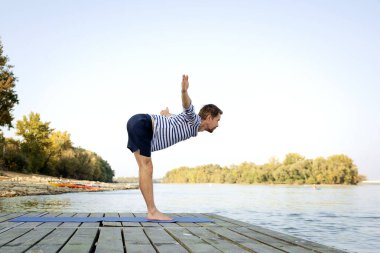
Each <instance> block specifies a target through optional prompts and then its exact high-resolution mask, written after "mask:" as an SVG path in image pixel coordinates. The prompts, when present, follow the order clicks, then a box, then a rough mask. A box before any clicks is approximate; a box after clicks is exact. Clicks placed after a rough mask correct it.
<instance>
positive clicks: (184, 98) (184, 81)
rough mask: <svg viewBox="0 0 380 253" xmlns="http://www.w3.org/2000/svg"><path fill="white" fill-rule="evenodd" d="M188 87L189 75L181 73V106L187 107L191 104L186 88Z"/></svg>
mask: <svg viewBox="0 0 380 253" xmlns="http://www.w3.org/2000/svg"><path fill="white" fill-rule="evenodd" d="M188 88H189V76H188V75H182V96H181V97H182V106H183V108H185V109H187V108H189V107H190V105H191V99H190V97H189V94H188V93H187V89H188Z"/></svg>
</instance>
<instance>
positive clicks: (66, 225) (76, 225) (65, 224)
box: [59, 213, 90, 228]
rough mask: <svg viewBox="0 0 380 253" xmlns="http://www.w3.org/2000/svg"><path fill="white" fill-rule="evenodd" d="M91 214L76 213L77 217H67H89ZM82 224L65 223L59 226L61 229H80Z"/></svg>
mask: <svg viewBox="0 0 380 253" xmlns="http://www.w3.org/2000/svg"><path fill="white" fill-rule="evenodd" d="M89 215H90V214H89V213H76V214H75V215H73V216H72V215H66V216H67V217H88V216H89ZM81 224H83V223H81V222H64V223H62V224H61V225H59V227H60V228H77V227H79V226H80V225H81Z"/></svg>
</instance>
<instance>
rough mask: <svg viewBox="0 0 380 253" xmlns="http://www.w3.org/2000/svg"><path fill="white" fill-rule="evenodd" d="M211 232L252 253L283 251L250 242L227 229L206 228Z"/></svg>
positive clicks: (278, 252) (277, 252)
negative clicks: (252, 252)
mask: <svg viewBox="0 0 380 253" xmlns="http://www.w3.org/2000/svg"><path fill="white" fill-rule="evenodd" d="M207 229H208V230H210V231H211V232H213V233H215V234H217V235H220V236H222V237H223V238H224V239H227V240H230V241H232V242H234V243H236V244H238V245H240V247H243V248H244V249H246V250H252V251H254V252H260V253H280V252H282V253H283V251H281V250H278V249H276V248H273V247H271V246H268V245H266V244H263V243H261V242H258V241H255V240H252V239H250V238H248V237H245V236H243V235H240V234H238V233H236V232H233V231H231V230H229V229H227V228H222V227H213V228H212V227H210V228H207Z"/></svg>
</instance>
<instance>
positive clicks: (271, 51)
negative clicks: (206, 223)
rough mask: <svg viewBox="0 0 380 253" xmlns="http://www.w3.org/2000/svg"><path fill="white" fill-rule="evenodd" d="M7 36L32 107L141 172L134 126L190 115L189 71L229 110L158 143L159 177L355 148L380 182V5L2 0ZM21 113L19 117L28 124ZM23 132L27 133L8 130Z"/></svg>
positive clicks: (195, 86) (208, 98)
mask: <svg viewBox="0 0 380 253" xmlns="http://www.w3.org/2000/svg"><path fill="white" fill-rule="evenodd" d="M0 6H1V10H2V11H1V15H0V37H1V41H2V43H3V46H4V53H5V54H6V55H8V57H9V59H10V61H9V63H10V64H12V65H14V66H15V67H14V69H13V72H14V73H15V75H16V76H17V77H18V82H17V84H16V92H17V94H18V97H19V100H20V103H19V104H18V105H16V107H15V110H14V112H13V113H14V116H15V119H16V120H20V119H22V116H24V115H28V114H29V113H30V112H32V111H33V112H37V113H39V114H40V115H41V119H42V121H44V122H45V121H48V122H51V123H50V126H51V127H52V128H54V129H56V130H59V131H67V132H68V133H70V134H71V140H72V141H73V143H74V145H75V146H80V147H82V148H85V149H88V150H91V151H94V152H96V153H97V154H98V155H100V156H101V157H102V158H103V159H105V160H107V161H108V162H109V163H110V165H111V167H112V169H113V170H115V174H116V177H120V176H137V175H138V167H137V164H136V161H135V159H134V156H133V155H132V153H131V152H130V151H129V150H128V149H127V147H126V146H127V140H128V138H127V131H126V123H127V121H128V119H129V118H130V117H131V116H133V115H134V114H137V113H150V114H159V112H160V110H162V109H164V108H165V107H168V108H169V110H170V112H171V113H176V114H177V113H180V112H181V111H182V104H181V77H182V74H188V75H189V83H190V86H189V90H188V92H189V95H190V97H191V99H192V102H193V105H194V107H195V109H196V111H198V110H199V109H200V108H201V107H202V106H203V105H205V104H209V103H213V104H216V105H217V106H218V107H220V108H221V109H222V110H223V115H222V118H221V120H220V122H219V128H218V129H216V130H215V131H214V132H213V133H212V134H210V133H207V132H200V133H199V134H198V136H197V137H196V138H191V139H189V140H186V141H184V142H180V143H178V144H176V145H174V146H172V147H169V148H167V149H165V150H161V151H157V152H154V153H152V159H153V165H154V177H155V178H160V177H162V176H164V175H165V173H166V172H168V171H169V170H171V169H174V168H177V167H180V166H189V167H194V166H198V165H204V164H219V165H221V166H231V165H238V164H240V163H242V162H245V161H247V162H254V163H256V164H264V163H266V162H268V160H269V159H270V158H271V157H277V158H278V159H279V160H280V161H282V160H283V159H284V158H285V155H286V154H288V153H299V154H301V155H303V156H304V157H306V158H309V159H314V158H316V157H319V156H323V157H328V156H331V155H335V154H346V155H348V156H349V157H351V158H352V159H353V161H354V163H355V164H356V165H357V166H358V168H359V173H360V174H364V175H366V176H367V177H368V179H371V180H376V179H380V117H379V116H380V115H379V108H380V78H379V70H380V46H379V45H380V15H379V13H380V1H375V0H372V1H371V0H365V1H351V0H344V1H343V0H334V1H331V0H318V1H303V0H302V1H301V0H300V1H297V0H293V1H286V0H284V1H280V0H278V1H274V0H268V1H254V0H234V1H224V0H209V1H204V0H191V1H190V0H183V1H178V0H166V1H160V0H156V1H153V0H152V1H149V0H141V1H128V0H124V1H117V0H110V1H104V0H102V1H99V0H98V1H96V0H75V1H74V0H64V1H63V0H56V1H49V0H34V1H27V0H25V1H20V0H15V1H5V0H0ZM16 120H15V122H16ZM5 133H6V134H5V135H6V136H8V137H10V136H14V130H11V131H6V132H5Z"/></svg>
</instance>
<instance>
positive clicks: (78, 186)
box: [49, 182, 100, 191]
mask: <svg viewBox="0 0 380 253" xmlns="http://www.w3.org/2000/svg"><path fill="white" fill-rule="evenodd" d="M49 184H50V185H51V186H55V187H69V188H79V189H86V190H93V191H97V190H99V189H100V188H99V186H94V185H86V184H73V183H55V182H49Z"/></svg>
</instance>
